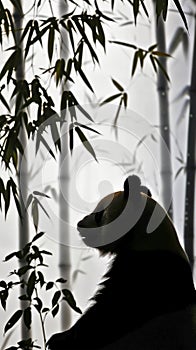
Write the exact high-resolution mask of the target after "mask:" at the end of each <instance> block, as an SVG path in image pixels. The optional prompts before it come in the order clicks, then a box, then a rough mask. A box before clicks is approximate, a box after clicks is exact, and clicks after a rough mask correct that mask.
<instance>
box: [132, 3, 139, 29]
mask: <svg viewBox="0 0 196 350" xmlns="http://www.w3.org/2000/svg"><path fill="white" fill-rule="evenodd" d="M139 4H140V0H133V14H134V19H135V24H136V22H137V15H138V13H139Z"/></svg>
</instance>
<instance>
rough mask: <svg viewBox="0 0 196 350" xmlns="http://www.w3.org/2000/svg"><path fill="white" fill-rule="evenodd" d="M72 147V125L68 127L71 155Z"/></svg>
mask: <svg viewBox="0 0 196 350" xmlns="http://www.w3.org/2000/svg"><path fill="white" fill-rule="evenodd" d="M73 146H74V138H73V123H71V124H70V126H69V149H70V152H71V154H72V152H73Z"/></svg>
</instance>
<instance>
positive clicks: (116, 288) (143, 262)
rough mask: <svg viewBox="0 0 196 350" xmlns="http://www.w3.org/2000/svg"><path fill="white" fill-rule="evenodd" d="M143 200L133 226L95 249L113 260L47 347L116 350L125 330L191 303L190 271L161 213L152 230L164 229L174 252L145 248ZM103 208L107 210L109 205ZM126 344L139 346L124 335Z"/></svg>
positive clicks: (146, 216)
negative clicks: (88, 302)
mask: <svg viewBox="0 0 196 350" xmlns="http://www.w3.org/2000/svg"><path fill="white" fill-rule="evenodd" d="M118 196H119V198H121V197H122V193H121V192H119V193H118V194H116V197H118ZM120 196H121V197H120ZM147 199H148V202H149V204H148V203H147V205H146V208H145V211H144V213H143V215H142V218H141V219H140V220H139V222H138V223H137V224H136V225H135V226H134V228H132V229H131V230H130V231H129V232H128V233H127V234H126V235H124V236H123V237H121V238H120V239H119V240H117V241H115V242H112V243H111V244H108V245H106V246H102V247H99V250H100V251H101V252H102V253H103V254H105V253H108V252H110V253H114V254H115V258H114V260H113V263H112V265H111V267H110V269H109V271H108V272H107V274H106V275H105V276H104V278H103V282H101V284H100V288H99V290H98V292H97V294H96V295H95V296H94V301H95V304H94V305H93V306H92V307H91V308H90V309H89V310H87V312H86V313H85V314H84V315H83V316H82V317H81V318H80V319H79V320H78V321H77V322H76V324H75V325H74V326H73V327H72V328H71V329H70V330H68V331H66V332H63V333H59V334H55V335H53V336H52V338H51V339H50V341H49V347H50V349H52V350H71V349H74V350H95V349H101V348H104V349H107V346H108V348H109V349H121V346H120V345H118V346H117V345H116V347H115V344H117V343H118V344H119V339H120V338H124V337H125V338H126V336H127V334H132V332H134V330H136V329H139V328H140V327H143V326H144V325H146V324H148V322H149V321H150V322H151V320H153V319H155V318H157V317H159V316H162V315H169V314H171V313H173V312H176V311H178V310H182V309H183V308H186V307H187V306H188V305H190V304H194V303H195V289H194V285H193V280H192V273H191V269H190V266H189V263H188V260H187V258H186V255H185V254H184V252H183V250H182V248H181V246H180V244H179V242H178V240H177V236H176V233H175V230H174V227H173V225H172V223H171V221H170V219H169V218H168V217H167V216H165V218H164V220H163V221H162V223H161V224H160V225H159V227H158V228H157V229H156V232H157V234H160V232H161V235H164V234H166V233H167V234H168V232H169V236H170V235H171V237H172V240H173V241H172V242H174V243H172V244H173V245H174V246H175V249H176V251H175V249H173V248H171V249H170V247H169V249H168V250H167V249H166V248H165V247H163V249H160V248H159V247H158V248H157V249H155V248H156V247H155V248H154V247H152V249H151V248H149V247H148V244H149V243H148V242H147V240H149V238H148V236H147V234H146V227H147V224H148V221H149V217H150V215H151V214H152V211H153V208H154V205H155V202H154V201H153V200H151V199H149V198H147ZM106 210H108V211H109V210H110V206H109V207H108V209H106ZM91 215H92V214H91ZM90 219H91V218H90ZM90 219H89V218H88V217H87V218H85V219H84V220H83V221H82V222H80V223H79V226H81V227H89V222H90ZM102 224H104V223H102ZM85 225H86V226H85ZM166 231H167V232H166ZM156 232H155V233H156ZM137 236H139V237H141V238H142V242H143V241H144V242H145V240H146V244H144V248H141V250H140V249H138V248H137V244H136V243H135V239H136V238H137ZM141 238H140V239H141ZM150 239H151V238H150ZM152 239H153V238H152ZM153 244H154V243H153ZM153 244H152V246H153ZM133 247H134V248H133ZM126 342H127V343H126V345H125V346H124V347H122V348H123V349H128V350H129V349H130V350H135V349H138V348H139V347H138V348H137V346H134V344H133V343H132V340H130V339H128V340H126ZM109 344H113V345H112V346H111V345H109ZM151 345H152V344H151ZM151 345H150V344H146V348H144V349H143V348H142V350H145V349H150V350H151V349H155V347H154V348H153V346H151ZM195 348H196V347H195ZM156 349H159V347H158V348H156ZM160 349H162V348H161V345H160ZM185 349H186V347H185ZM191 349H192V348H191ZM187 350H188V348H187Z"/></svg>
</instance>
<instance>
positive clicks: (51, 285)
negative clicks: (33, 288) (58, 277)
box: [46, 282, 54, 290]
mask: <svg viewBox="0 0 196 350" xmlns="http://www.w3.org/2000/svg"><path fill="white" fill-rule="evenodd" d="M53 286H54V282H48V283H47V284H46V290H49V289H52V288H53Z"/></svg>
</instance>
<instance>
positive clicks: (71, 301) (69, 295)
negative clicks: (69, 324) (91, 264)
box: [62, 289, 82, 314]
mask: <svg viewBox="0 0 196 350" xmlns="http://www.w3.org/2000/svg"><path fill="white" fill-rule="evenodd" d="M62 293H63V295H64V297H63V299H64V300H66V301H67V303H68V304H69V306H71V308H72V309H73V310H75V311H76V312H78V313H80V314H82V311H81V310H80V309H79V307H77V305H76V301H75V299H74V297H73V294H72V293H71V292H70V290H68V289H63V290H62Z"/></svg>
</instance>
